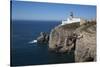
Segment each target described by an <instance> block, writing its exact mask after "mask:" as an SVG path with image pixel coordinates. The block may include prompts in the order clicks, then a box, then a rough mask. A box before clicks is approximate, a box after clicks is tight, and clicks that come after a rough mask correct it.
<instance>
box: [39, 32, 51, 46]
mask: <svg viewBox="0 0 100 67" xmlns="http://www.w3.org/2000/svg"><path fill="white" fill-rule="evenodd" d="M48 41H49V35H48V34H47V33H45V32H41V33H40V36H39V37H38V38H37V43H40V44H43V43H48Z"/></svg>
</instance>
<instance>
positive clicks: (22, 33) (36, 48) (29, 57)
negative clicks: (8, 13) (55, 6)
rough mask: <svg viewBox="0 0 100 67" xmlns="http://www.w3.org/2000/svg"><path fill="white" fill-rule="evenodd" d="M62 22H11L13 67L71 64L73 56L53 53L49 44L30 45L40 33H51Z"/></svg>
mask: <svg viewBox="0 0 100 67" xmlns="http://www.w3.org/2000/svg"><path fill="white" fill-rule="evenodd" d="M60 23H61V22H60V21H12V22H11V66H24V65H41V64H56V63H70V62H74V61H73V56H72V55H68V54H58V53H52V52H50V51H49V50H48V44H42V45H39V44H36V43H34V44H30V43H29V42H30V41H32V40H34V39H36V38H37V37H38V36H39V34H40V32H48V33H50V31H51V29H53V28H54V27H55V26H57V25H59V24H60Z"/></svg>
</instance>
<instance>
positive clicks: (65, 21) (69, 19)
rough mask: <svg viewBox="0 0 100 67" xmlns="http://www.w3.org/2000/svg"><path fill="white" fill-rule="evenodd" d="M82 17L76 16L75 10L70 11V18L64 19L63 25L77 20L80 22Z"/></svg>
mask: <svg viewBox="0 0 100 67" xmlns="http://www.w3.org/2000/svg"><path fill="white" fill-rule="evenodd" d="M80 21H81V18H78V17H74V15H73V12H70V16H69V18H67V20H63V21H62V24H61V25H65V24H69V23H75V22H80Z"/></svg>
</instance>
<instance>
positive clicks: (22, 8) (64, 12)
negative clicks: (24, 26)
mask: <svg viewBox="0 0 100 67" xmlns="http://www.w3.org/2000/svg"><path fill="white" fill-rule="evenodd" d="M11 8H12V11H11V12H12V13H11V14H12V20H48V21H61V20H66V19H67V17H69V15H70V12H73V13H74V16H75V17H81V18H84V19H88V20H89V19H93V18H96V6H90V5H74V4H57V3H43V2H25V1H12V3H11Z"/></svg>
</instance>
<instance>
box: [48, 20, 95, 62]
mask: <svg viewBox="0 0 100 67" xmlns="http://www.w3.org/2000/svg"><path fill="white" fill-rule="evenodd" d="M49 37H50V39H49V49H50V50H52V51H55V52H59V53H65V52H66V53H73V54H74V58H75V62H84V61H96V21H89V22H87V23H84V24H83V25H80V23H78V22H77V23H71V24H66V25H59V26H57V27H55V28H54V29H52V30H51V33H50V36H49Z"/></svg>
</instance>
